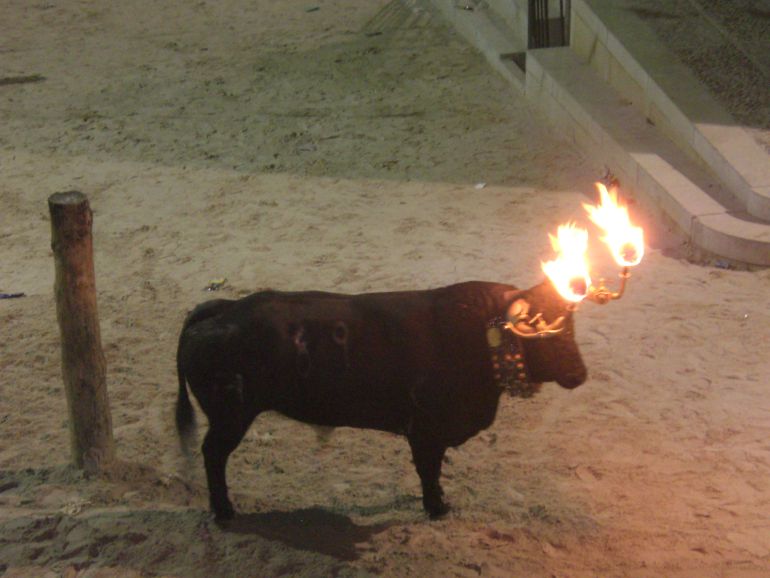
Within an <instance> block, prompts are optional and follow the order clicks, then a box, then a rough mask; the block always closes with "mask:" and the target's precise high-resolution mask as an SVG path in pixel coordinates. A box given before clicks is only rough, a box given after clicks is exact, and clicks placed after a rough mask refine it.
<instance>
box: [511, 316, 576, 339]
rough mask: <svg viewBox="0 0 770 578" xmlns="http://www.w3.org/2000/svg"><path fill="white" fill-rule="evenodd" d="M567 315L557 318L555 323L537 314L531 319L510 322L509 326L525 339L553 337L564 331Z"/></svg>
mask: <svg viewBox="0 0 770 578" xmlns="http://www.w3.org/2000/svg"><path fill="white" fill-rule="evenodd" d="M565 320H566V317H564V316H563V315H562V316H560V317H558V318H556V320H555V321H554V322H553V323H547V322H546V321H545V320H544V319H543V318H542V316H539V315H538V316H536V317H535V318H533V319H530V320H521V321H515V322H513V323H510V322H509V323H508V324H507V327H508V329H510V330H511V331H513V332H514V333H515V334H516V335H518V336H519V337H523V338H524V339H537V338H540V339H542V338H545V337H553V336H554V335H558V334H559V333H561V332H562V331H564V328H565V325H564V322H565Z"/></svg>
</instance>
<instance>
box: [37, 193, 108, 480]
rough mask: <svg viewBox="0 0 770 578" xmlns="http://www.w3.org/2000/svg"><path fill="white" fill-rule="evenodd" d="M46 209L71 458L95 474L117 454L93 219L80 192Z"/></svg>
mask: <svg viewBox="0 0 770 578" xmlns="http://www.w3.org/2000/svg"><path fill="white" fill-rule="evenodd" d="M48 209H49V210H50V213H51V248H52V249H53V255H54V262H55V265H56V280H55V282H54V293H55V295H56V312H57V317H58V320H59V330H60V332H61V348H62V377H63V378H64V389H65V391H66V394H67V405H68V407H69V423H70V445H71V451H72V458H73V461H74V462H75V465H76V466H77V467H78V468H80V469H83V470H85V471H86V472H89V473H96V472H99V471H101V470H103V469H104V468H105V467H106V466H107V465H109V463H110V462H111V461H112V460H113V458H114V455H115V450H114V444H113V441H112V417H111V415H110V406H109V401H108V399H107V386H106V380H105V376H106V369H105V362H104V352H103V351H102V341H101V333H100V331H99V316H98V314H97V310H96V283H95V280H94V253H93V244H92V241H91V222H92V220H93V215H92V213H91V208H90V207H89V205H88V199H87V198H86V196H85V195H84V194H83V193H80V192H78V191H68V192H64V193H56V194H54V195H51V196H50V197H49V198H48Z"/></svg>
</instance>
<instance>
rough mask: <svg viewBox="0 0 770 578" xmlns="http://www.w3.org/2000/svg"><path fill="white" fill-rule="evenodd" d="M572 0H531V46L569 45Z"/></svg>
mask: <svg viewBox="0 0 770 578" xmlns="http://www.w3.org/2000/svg"><path fill="white" fill-rule="evenodd" d="M569 11H570V0H529V46H528V48H548V47H550V46H567V45H568V44H569Z"/></svg>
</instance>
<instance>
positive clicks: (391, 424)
mask: <svg viewBox="0 0 770 578" xmlns="http://www.w3.org/2000/svg"><path fill="white" fill-rule="evenodd" d="M273 405H274V407H272V408H271V409H274V410H275V411H278V412H279V413H281V414H283V415H285V416H287V417H290V418H292V419H295V420H297V421H301V422H304V423H308V424H312V425H318V426H326V427H355V428H366V429H376V430H381V431H388V432H393V433H403V432H404V431H405V430H406V426H407V424H408V422H409V419H410V416H411V413H412V412H411V410H410V409H409V405H408V403H407V396H399V395H397V394H396V393H395V392H392V394H391V395H387V394H385V393H384V392H382V391H378V390H376V389H372V388H369V389H368V390H365V391H361V390H351V389H349V388H348V387H345V386H344V385H342V384H338V387H337V388H336V389H332V388H328V387H325V388H324V387H319V386H318V385H317V384H316V386H315V387H310V388H309V389H305V390H302V389H300V390H294V391H292V392H291V395H288V396H286V397H283V398H279V399H276V400H275V403H274V404H273Z"/></svg>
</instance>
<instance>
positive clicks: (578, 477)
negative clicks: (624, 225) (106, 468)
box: [0, 0, 770, 578]
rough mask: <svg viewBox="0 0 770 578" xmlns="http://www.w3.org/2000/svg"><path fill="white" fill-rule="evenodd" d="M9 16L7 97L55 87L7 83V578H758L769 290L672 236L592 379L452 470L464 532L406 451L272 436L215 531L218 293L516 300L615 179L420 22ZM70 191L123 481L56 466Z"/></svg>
mask: <svg viewBox="0 0 770 578" xmlns="http://www.w3.org/2000/svg"><path fill="white" fill-rule="evenodd" d="M0 4H1V5H2V6H1V7H0V12H1V13H2V14H3V16H2V18H3V29H4V32H3V36H2V38H0V67H1V72H2V74H0V77H18V76H32V75H40V76H41V77H44V80H39V81H37V82H26V83H20V84H6V85H2V86H0V155H1V156H0V163H1V164H0V199H1V200H2V205H1V206H0V240H2V244H1V245H0V246H1V248H2V253H1V258H0V291H4V292H15V291H23V292H25V293H26V295H27V296H26V297H25V298H22V299H16V300H5V301H0V328H2V330H1V332H0V338H1V339H0V387H1V389H0V470H1V471H0V574H2V575H3V576H4V577H9V578H10V577H20V576H24V577H27V576H30V577H41V578H42V577H58V576H66V577H68V578H74V577H86V576H89V577H102V578H107V577H134V576H156V575H162V576H175V577H185V578H186V577H207V576H228V577H230V576H232V577H245V576H255V577H256V576H260V577H265V576H307V577H310V576H500V577H503V576H506V577H507V576H527V577H540V576H544V577H545V576H548V577H550V576H558V577H564V576H570V577H573V576H574V577H583V576H586V577H588V576H601V577H609V576H634V577H637V576H638V577H659V576H667V577H704V578H708V577H722V576H729V577H740V578H744V577H746V578H748V577H760V576H767V575H769V573H770V483H768V482H769V481H770V405H769V404H768V401H767V394H768V383H770V361H769V359H770V358H769V356H768V346H769V345H770V329H769V328H770V271H767V270H765V271H755V272H746V271H735V270H728V269H719V268H712V267H708V266H700V265H696V264H692V263H689V262H688V261H686V260H685V259H683V258H682V257H681V256H682V255H686V253H687V247H683V246H681V245H679V244H677V242H676V240H675V239H674V240H672V238H671V237H670V236H669V235H667V233H666V231H664V230H662V229H660V228H651V229H649V230H648V233H649V236H650V240H651V247H650V249H649V253H648V255H647V257H646V259H645V261H644V262H643V264H642V265H641V266H640V267H639V268H638V270H637V271H635V274H634V278H633V279H632V280H631V285H630V287H629V291H628V294H627V296H625V297H624V298H623V300H622V301H620V302H618V303H616V304H612V305H608V306H606V307H599V306H596V305H593V306H592V305H591V304H587V305H585V306H583V307H582V310H581V312H580V313H579V319H578V340H579V343H580V346H581V348H582V351H583V354H584V358H585V360H586V363H587V365H588V366H589V370H590V373H591V377H590V378H589V380H588V382H587V383H586V384H585V385H583V386H582V387H581V388H578V389H577V390H575V391H572V392H569V391H566V390H562V389H560V388H559V387H558V386H557V385H555V384H550V385H548V386H546V387H545V388H544V389H543V391H542V393H541V394H540V395H539V396H537V397H535V398H533V399H528V400H515V401H514V400H510V399H507V398H504V399H503V401H502V404H501V407H500V411H499V413H498V419H497V421H496V423H495V424H494V426H493V427H492V428H490V429H489V430H487V431H486V432H483V433H482V434H480V435H479V436H477V437H476V438H474V439H472V440H471V441H469V442H468V443H466V444H465V445H464V446H462V447H461V448H459V449H457V450H453V451H450V452H449V454H448V458H447V463H446V464H445V466H444V472H445V475H444V487H445V490H446V492H447V495H448V498H449V500H450V501H451V503H452V505H453V508H454V509H453V511H452V513H451V514H450V515H449V516H448V517H447V518H446V519H444V520H441V521H438V522H430V521H428V520H427V518H426V516H425V515H424V514H423V512H422V510H421V507H420V506H421V505H420V500H419V495H420V489H419V482H418V479H417V475H416V474H415V472H414V471H413V466H412V464H411V463H410V457H409V450H408V447H407V444H406V442H405V440H403V439H402V438H398V437H395V436H391V435H386V434H382V433H376V432H370V431H360V430H349V429H341V430H338V431H337V432H336V434H335V435H334V436H333V437H332V438H331V439H330V440H328V441H326V442H322V441H319V440H318V439H317V438H316V433H315V432H314V431H313V430H312V429H311V428H309V427H307V426H304V425H301V424H297V423H295V422H291V421H289V420H286V419H284V418H281V417H280V416H277V415H266V416H262V417H260V418H259V420H258V421H257V423H256V424H255V426H254V427H253V428H252V430H251V432H250V433H249V434H248V436H247V438H246V440H245V441H244V442H243V444H242V445H241V446H240V447H239V449H238V450H237V451H236V452H235V454H234V455H233V457H232V459H231V462H230V468H229V474H230V482H231V488H232V492H233V496H234V501H235V502H236V506H237V507H238V509H239V510H240V511H241V512H242V513H243V515H242V516H241V517H240V518H239V519H238V520H237V521H236V522H235V523H233V524H232V525H231V526H230V527H228V528H221V527H219V526H217V525H216V524H214V522H213V521H212V519H211V518H210V517H209V515H208V513H207V512H206V507H207V497H206V488H205V480H204V476H203V468H202V462H201V459H200V456H199V455H197V456H195V457H194V459H193V460H192V462H191V463H186V462H185V461H184V460H183V459H182V457H181V456H180V452H179V450H178V446H177V440H176V435H175V432H174V429H173V425H172V421H173V420H172V412H173V404H174V399H175V395H176V376H175V371H174V350H175V340H176V338H177V334H178V331H179V328H180V325H181V322H182V319H183V317H184V315H185V313H186V311H188V310H189V309H190V308H192V307H193V306H194V305H195V304H196V303H198V302H200V301H203V300H205V299H206V298H208V297H210V296H211V294H208V293H206V292H204V291H203V288H204V287H205V286H206V285H207V284H208V283H209V282H210V280H211V279H212V278H217V277H226V278H227V284H226V286H225V287H224V288H223V289H222V290H221V294H222V295H224V296H228V297H233V296H240V295H245V294H248V293H250V292H252V291H254V290H257V289H258V288H263V287H273V288H278V289H323V290H331V291H341V292H364V291H370V290H372V291H374V290H376V291H381V290H392V289H405V288H427V287H435V286H439V285H443V284H448V283H452V282H457V281H463V280H469V279H486V280H496V281H503V282H511V283H514V284H517V285H519V286H522V287H526V286H530V285H532V284H534V283H537V282H539V281H540V280H541V278H542V274H541V273H540V272H539V260H540V259H542V258H546V257H547V256H548V255H549V247H548V242H547V236H546V233H547V232H548V231H551V230H553V229H554V228H555V226H556V225H557V224H558V223H560V222H562V221H565V220H567V219H570V218H575V219H578V220H580V221H581V222H584V221H585V219H583V217H582V215H581V212H582V209H581V208H580V203H581V202H582V201H584V200H586V199H587V198H588V195H589V194H590V193H591V190H592V187H591V182H592V181H593V180H595V179H596V178H597V177H598V176H599V175H600V174H601V169H602V167H595V166H592V165H591V164H590V163H589V162H588V161H587V160H586V159H585V158H584V157H583V156H582V155H581V152H580V151H579V150H575V149H574V148H572V147H571V145H569V144H567V143H565V142H564V141H562V140H560V138H559V135H558V134H555V133H554V132H553V131H551V130H550V129H549V128H548V127H547V125H546V123H545V121H544V119H543V117H542V116H540V115H539V114H538V113H537V112H536V111H534V110H532V109H531V108H530V107H529V106H528V105H527V104H526V103H525V102H524V101H523V99H521V98H519V97H518V96H517V95H516V94H515V93H514V92H513V91H512V89H510V88H509V87H508V86H507V85H506V84H504V83H503V81H501V80H499V79H498V78H496V77H495V76H494V75H493V74H491V73H490V71H489V69H488V68H487V66H486V65H485V63H484V61H483V60H482V58H481V57H480V56H478V55H477V54H475V53H474V52H473V51H472V50H471V49H470V48H469V47H467V46H466V45H465V44H463V43H462V42H461V41H460V40H459V39H457V38H456V37H455V36H454V35H453V34H452V33H451V32H450V31H449V30H447V29H446V28H444V27H443V26H442V24H441V23H440V22H439V21H437V20H436V19H435V18H432V17H430V15H429V14H427V13H425V12H422V11H419V10H416V9H414V7H413V6H412V5H411V4H410V5H406V6H405V5H402V4H400V3H398V2H393V3H388V2H385V1H383V0H369V1H367V2H358V1H355V0H328V1H323V2H318V3H315V4H314V3H310V2H307V1H302V2H299V1H284V2H281V3H280V8H279V7H277V6H278V5H279V3H277V2H269V1H252V2H242V1H240V0H220V1H218V2H216V3H213V2H196V3H191V2H181V1H172V2H164V3H155V2H149V1H147V0H124V1H123V2H120V3H92V2H86V1H81V2H77V1H74V0H68V1H60V2H56V1H50V2H47V1H41V2H39V3H28V2H23V1H22V0H3V1H2V2H0ZM315 6H318V7H319V9H318V10H314V11H308V9H309V8H313V7H315ZM482 182H483V183H486V186H484V187H483V188H481V187H479V188H477V187H476V185H477V184H478V183H482ZM73 188H76V189H79V190H81V191H83V192H85V193H86V194H88V196H89V198H90V200H91V205H92V207H93V209H94V213H95V224H94V229H95V248H96V269H97V278H98V296H99V307H100V316H101V325H102V339H103V345H104V349H105V353H106V357H107V362H108V385H109V395H110V400H111V405H112V415H113V422H114V435H115V440H116V446H117V453H118V456H119V459H120V461H119V463H117V464H116V465H115V466H114V467H113V468H112V469H111V470H110V472H108V474H106V475H105V476H104V477H102V478H97V479H86V478H84V477H83V476H82V475H81V474H80V473H78V472H76V471H74V470H73V469H71V468H70V467H69V466H68V465H67V464H68V461H69V458H68V434H67V410H66V404H65V399H64V393H63V388H62V385H61V377H60V369H59V349H58V329H57V326H56V321H55V309H54V302H53V298H52V284H53V260H52V257H51V253H50V250H49V242H50V241H49V239H50V230H49V223H48V216H47V207H46V198H47V197H48V195H50V194H51V193H53V192H56V191H61V190H68V189H73ZM592 258H593V262H594V264H595V268H596V273H597V275H598V274H604V275H608V276H612V275H614V270H613V268H612V266H611V265H610V264H609V262H608V260H607V259H606V257H605V254H604V252H603V251H602V249H601V247H593V248H592ZM199 417H200V416H199ZM200 421H204V420H202V419H200Z"/></svg>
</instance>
